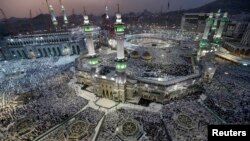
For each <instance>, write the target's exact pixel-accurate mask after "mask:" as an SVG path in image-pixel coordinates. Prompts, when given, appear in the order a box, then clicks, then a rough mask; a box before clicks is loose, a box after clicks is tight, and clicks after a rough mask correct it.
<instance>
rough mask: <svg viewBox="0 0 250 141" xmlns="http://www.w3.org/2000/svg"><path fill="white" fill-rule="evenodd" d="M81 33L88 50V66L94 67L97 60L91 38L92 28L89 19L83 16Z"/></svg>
mask: <svg viewBox="0 0 250 141" xmlns="http://www.w3.org/2000/svg"><path fill="white" fill-rule="evenodd" d="M83 31H84V33H85V37H86V46H87V49H88V57H89V64H90V65H96V64H97V63H98V58H97V56H96V53H95V47H94V41H93V37H92V32H93V27H92V26H91V24H90V22H89V17H88V16H87V15H86V14H85V15H84V23H83Z"/></svg>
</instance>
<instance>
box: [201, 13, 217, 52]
mask: <svg viewBox="0 0 250 141" xmlns="http://www.w3.org/2000/svg"><path fill="white" fill-rule="evenodd" d="M213 21H214V20H213V13H210V14H209V17H208V19H207V22H206V27H205V30H204V33H203V36H202V40H201V41H200V43H199V46H200V47H201V48H202V47H206V46H208V35H209V32H210V28H211V26H212V24H213Z"/></svg>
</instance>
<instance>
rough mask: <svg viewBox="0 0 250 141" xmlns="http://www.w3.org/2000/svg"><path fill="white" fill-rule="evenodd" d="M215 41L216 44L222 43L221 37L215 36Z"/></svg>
mask: <svg viewBox="0 0 250 141" xmlns="http://www.w3.org/2000/svg"><path fill="white" fill-rule="evenodd" d="M213 43H214V44H216V45H220V44H221V43H222V40H221V38H214V40H213Z"/></svg>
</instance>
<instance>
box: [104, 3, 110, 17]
mask: <svg viewBox="0 0 250 141" xmlns="http://www.w3.org/2000/svg"><path fill="white" fill-rule="evenodd" d="M108 12H109V9H108V6H107V5H106V7H105V13H106V19H107V20H108V19H109V13H108Z"/></svg>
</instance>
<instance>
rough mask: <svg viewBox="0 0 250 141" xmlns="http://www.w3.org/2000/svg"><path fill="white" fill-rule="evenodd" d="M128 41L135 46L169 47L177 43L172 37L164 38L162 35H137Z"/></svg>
mask: <svg viewBox="0 0 250 141" xmlns="http://www.w3.org/2000/svg"><path fill="white" fill-rule="evenodd" d="M127 42H128V43H130V44H132V45H134V46H143V47H152V48H167V47H173V46H176V45H177V42H176V41H174V40H171V39H164V38H161V37H143V36H138V37H137V36H136V37H134V38H131V39H128V40H127Z"/></svg>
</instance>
